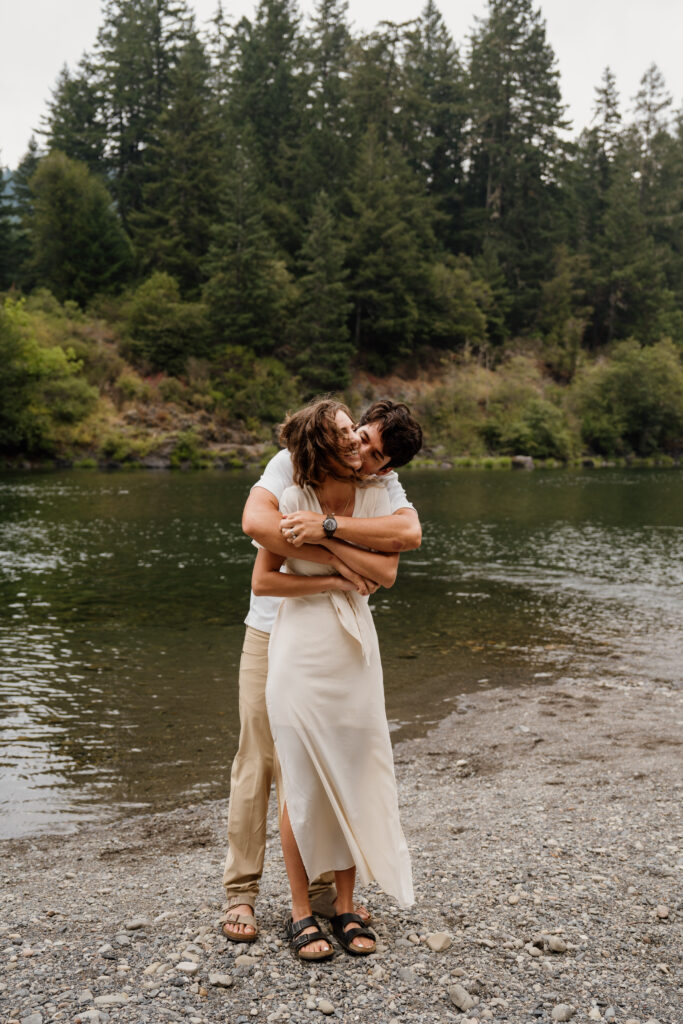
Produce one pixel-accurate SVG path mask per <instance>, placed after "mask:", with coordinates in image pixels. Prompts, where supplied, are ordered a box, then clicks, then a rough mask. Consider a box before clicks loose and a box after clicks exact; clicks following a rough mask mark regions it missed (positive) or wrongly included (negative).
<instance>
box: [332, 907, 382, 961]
mask: <svg viewBox="0 0 683 1024" xmlns="http://www.w3.org/2000/svg"><path fill="white" fill-rule="evenodd" d="M330 924H331V925H332V931H333V932H334V937H335V938H336V939H337V941H338V942H339V945H340V946H341V947H342V949H344V950H346V952H347V953H350V954H351V956H368V955H369V954H370V953H374V952H375V950H376V949H377V941H376V940H377V936H376V935H375V934H374V932H371V931H370V929H369V928H366V927H365V925H364V924H363V919H362V917H359V915H358V914H335V916H334V917H331V918H330ZM348 924H357V925H359V926H360V927H359V928H349V930H348V931H345V928H346V926H347V925H348ZM358 938H363V939H372V940H373V942H374V943H375V945H374V946H368V947H367V948H365V947H360V946H354V945H352V943H353V940H354V939H358Z"/></svg>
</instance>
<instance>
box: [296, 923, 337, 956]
mask: <svg viewBox="0 0 683 1024" xmlns="http://www.w3.org/2000/svg"><path fill="white" fill-rule="evenodd" d="M285 927H286V931H287V938H288V939H289V944H290V946H291V947H292V949H293V951H294V956H295V957H296V958H297V960H316V961H318V960H329V959H330V958H331V957H333V956H334V948H333V947H332V943H331V942H330V940H329V939H328V938H327V936H326V935H323V933H322V932H321V931H320V925H319V924H318V922H317V921H316V919H315V918H314V917H302V918H301V920H299V921H293V920H292V918H291V917H290V919H289V921H287V924H286V926H285ZM306 928H315V929H316V931H314V932H311V933H310V934H308V935H302V934H301V933H302V932H303V931H304V930H305V929H306ZM311 942H325V943H326V944H327V947H328V948H327V949H319V950H311V952H310V953H306V952H305V949H304V947H305V946H308V945H309V943H311Z"/></svg>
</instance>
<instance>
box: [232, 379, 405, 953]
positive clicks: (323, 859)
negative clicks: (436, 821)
mask: <svg viewBox="0 0 683 1024" xmlns="http://www.w3.org/2000/svg"><path fill="white" fill-rule="evenodd" d="M280 440H281V443H282V444H283V446H284V447H283V450H282V451H281V452H279V453H278V454H277V455H276V456H275V457H274V458H273V459H271V461H270V462H269V463H268V465H267V466H266V468H265V470H264V473H263V475H262V476H261V478H260V479H259V480H258V482H257V483H256V484H255V485H254V487H253V488H252V490H251V493H250V495H249V498H248V500H247V503H246V505H245V509H244V515H243V520H242V525H243V528H244V530H245V532H246V533H247V534H248V535H249V536H251V537H252V538H253V540H254V543H255V544H256V546H257V547H258V548H259V550H258V554H257V556H256V561H255V565H254V571H253V576H252V595H251V603H250V608H249V615H248V616H247V619H246V624H247V631H246V636H245V641H244V648H243V651H242V658H241V662H240V679H239V706H240V742H239V750H238V752H237V755H236V757H235V760H234V762H233V767H232V776H231V789H230V810H229V818H228V841H229V851H228V855H227V859H226V863H225V871H224V875H223V884H224V886H225V890H226V895H227V914H226V919H225V923H224V925H223V933H224V934H225V935H226V937H227V938H228V939H231V940H232V941H235V942H250V941H253V940H254V939H255V938H256V936H257V934H258V925H257V922H256V918H255V916H254V910H255V903H256V897H257V894H258V889H259V880H260V877H261V874H262V871H263V860H264V852H265V838H266V815H267V807H268V797H269V792H270V786H271V782H272V780H273V778H275V781H276V784H277V792H278V808H279V816H280V832H281V841H282V850H283V855H284V860H285V867H286V869H287V876H288V879H289V884H290V888H291V902H292V915H291V918H290V920H289V922H288V925H287V934H288V938H289V941H290V943H291V946H292V949H293V950H294V953H295V955H296V956H297V957H298V958H299V959H301V960H325V959H328V958H329V957H331V956H332V955H333V953H334V950H333V947H332V944H331V942H330V940H329V938H328V937H326V936H325V934H323V932H322V931H321V930H320V927H319V924H318V921H317V919H316V917H315V916H314V914H316V913H317V914H318V916H324V917H328V918H329V919H330V922H331V926H332V931H333V933H334V935H335V937H336V938H337V940H338V942H339V944H340V945H341V947H342V948H343V949H344V950H345V951H346V952H348V953H350V954H352V955H356V956H363V955H367V954H369V953H372V952H373V951H374V949H375V936H374V935H373V933H372V931H371V930H370V929H369V928H368V927H367V922H368V920H369V913H368V911H367V910H366V909H365V908H364V907H356V908H354V901H353V893H354V884H355V879H356V873H358V874H359V876H360V879H361V881H362V882H363V883H364V884H366V883H367V882H369V881H372V880H374V881H376V882H377V883H378V884H379V885H380V886H381V888H382V889H383V890H384V891H385V892H387V893H388V894H389V895H391V896H393V897H394V898H395V899H396V900H397V902H398V903H399V904H400V905H401V906H408V905H410V904H411V903H412V902H413V886H412V876H411V867H410V858H409V854H408V849H407V846H406V842H405V838H404V835H403V831H402V829H401V824H400V821H399V815H398V802H397V796H396V784H395V778H394V768H393V758H392V751H391V743H390V739H389V730H388V726H387V720H386V713H385V709H384V692H383V684H382V666H381V662H380V656H379V649H378V644H377V635H376V632H375V628H374V623H373V620H372V614H371V612H370V609H369V607H368V595H369V594H371V593H374V591H375V590H376V589H377V588H378V587H379V586H384V587H389V586H391V585H392V583H393V582H394V580H395V578H396V572H397V568H398V557H399V554H398V553H399V552H400V551H406V550H410V549H412V548H416V547H418V546H419V544H420V540H421V530H420V523H419V519H418V516H417V513H416V511H415V509H414V508H413V506H412V505H411V504H410V503H409V502H408V500H407V498H406V495H405V491H404V490H403V488H402V486H401V484H400V483H399V480H398V477H397V475H396V473H395V471H394V470H395V468H396V467H399V466H402V465H405V464H406V463H408V462H409V461H410V460H411V459H412V458H413V456H414V455H415V454H416V453H417V452H418V451H419V449H420V447H421V446H422V431H421V429H420V427H419V424H418V423H417V422H416V421H415V420H414V419H413V418H412V416H411V415H410V412H409V410H408V408H407V407H406V406H405V405H403V404H401V403H394V402H389V401H383V402H376V403H375V404H374V405H372V406H371V407H370V408H369V409H368V410H367V412H366V413H365V415H364V416H363V418H362V419H361V421H360V423H359V424H358V425H355V424H354V422H353V420H352V418H351V414H350V412H349V410H348V409H347V408H346V406H344V405H342V404H341V403H340V402H338V401H336V400H334V399H331V398H324V399H320V400H318V401H316V402H313V403H311V404H310V405H308V406H307V407H306V408H304V409H301V410H300V411H299V412H296V413H294V414H293V415H291V416H289V417H288V419H287V420H286V421H285V423H284V425H283V427H282V430H281V435H280Z"/></svg>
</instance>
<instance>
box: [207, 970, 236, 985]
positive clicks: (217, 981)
mask: <svg viewBox="0 0 683 1024" xmlns="http://www.w3.org/2000/svg"><path fill="white" fill-rule="evenodd" d="M209 985H215V986H216V988H230V986H231V985H232V978H231V977H230V975H229V974H219V973H218V971H211V973H210V974H209Z"/></svg>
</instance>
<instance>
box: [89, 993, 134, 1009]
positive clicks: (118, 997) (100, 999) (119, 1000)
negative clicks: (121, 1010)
mask: <svg viewBox="0 0 683 1024" xmlns="http://www.w3.org/2000/svg"><path fill="white" fill-rule="evenodd" d="M127 1002H128V996H127V995H126V993H125V992H110V993H109V994H108V995H105V996H95V1006H123V1005H124V1003H127Z"/></svg>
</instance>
